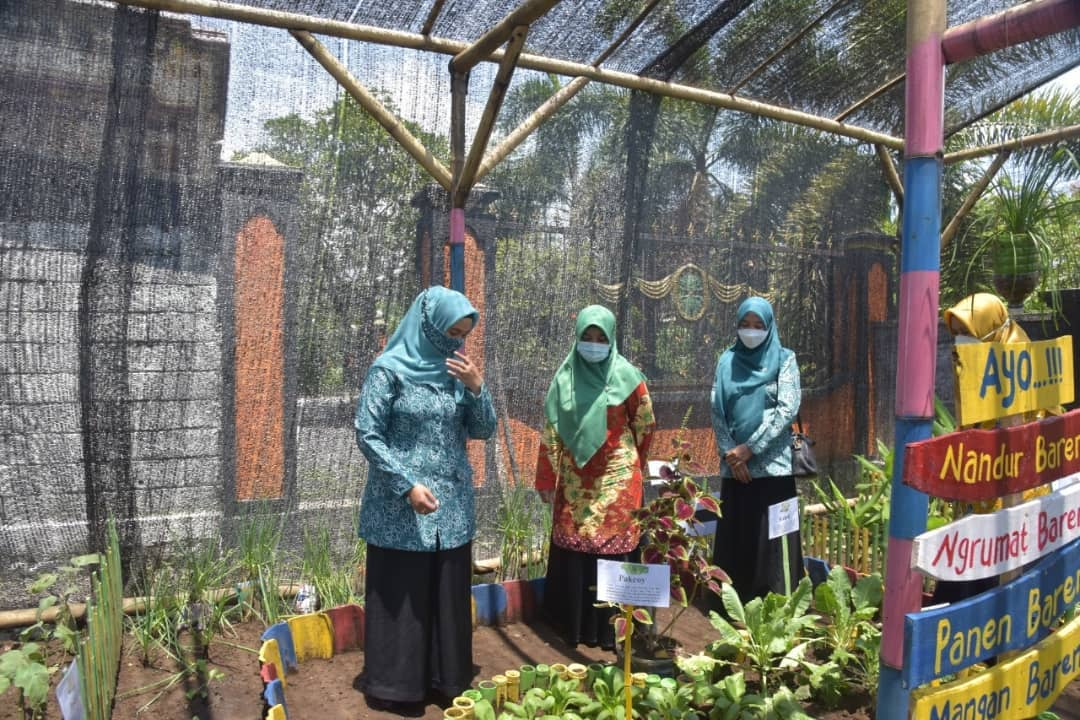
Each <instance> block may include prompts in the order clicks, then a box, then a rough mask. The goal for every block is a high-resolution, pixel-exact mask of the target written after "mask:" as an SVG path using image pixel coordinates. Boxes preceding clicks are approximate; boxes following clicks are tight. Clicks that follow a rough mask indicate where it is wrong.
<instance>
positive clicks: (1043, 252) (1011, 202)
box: [969, 148, 1076, 307]
mask: <svg viewBox="0 0 1080 720" xmlns="http://www.w3.org/2000/svg"><path fill="white" fill-rule="evenodd" d="M1075 164H1076V159H1075V157H1073V155H1072V154H1071V153H1070V152H1069V151H1068V150H1067V149H1065V148H1062V149H1060V150H1058V151H1057V152H1055V153H1054V154H1053V155H1051V156H1050V158H1049V159H1048V160H1047V161H1046V162H1044V163H1042V164H1039V165H1035V166H1034V167H1032V166H1030V165H1028V166H1026V167H1025V168H1024V169H1025V170H1026V172H1024V173H1023V174H1022V175H1021V176H1020V177H1019V178H1017V177H1014V176H1012V175H1006V176H1004V177H1003V178H1002V179H1001V180H1000V181H998V182H997V184H996V185H995V186H994V189H993V191H992V192H991V193H990V194H988V195H987V196H986V197H985V199H984V200H983V202H982V203H980V206H979V217H978V220H977V223H976V228H977V229H978V231H979V232H980V234H982V235H983V236H984V238H985V239H984V240H983V242H982V244H981V245H979V246H978V248H977V249H976V251H975V253H974V254H973V256H972V258H971V263H972V265H974V263H976V262H983V261H984V258H988V259H989V264H990V268H991V270H992V272H993V284H994V290H995V291H996V292H997V293H998V294H999V295H1001V297H1002V298H1004V299H1005V301H1006V302H1007V303H1008V304H1009V305H1010V306H1014V307H1017V306H1021V305H1023V303H1024V300H1025V298H1027V296H1028V295H1030V294H1031V293H1032V292H1033V291H1034V290H1035V289H1036V288H1039V287H1043V289H1046V280H1047V279H1048V276H1049V275H1050V271H1051V270H1052V268H1053V265H1054V262H1055V259H1056V253H1055V250H1054V243H1053V241H1052V233H1053V232H1054V231H1055V230H1062V229H1063V226H1064V223H1066V222H1067V217H1068V212H1069V209H1070V207H1071V206H1072V205H1074V204H1075V203H1076V200H1075V199H1074V198H1071V197H1069V195H1068V193H1067V192H1066V188H1065V187H1063V184H1064V181H1065V180H1066V179H1067V178H1068V177H1070V176H1071V175H1072V174H1073V173H1074V172H1075ZM970 269H971V266H969V271H970Z"/></svg>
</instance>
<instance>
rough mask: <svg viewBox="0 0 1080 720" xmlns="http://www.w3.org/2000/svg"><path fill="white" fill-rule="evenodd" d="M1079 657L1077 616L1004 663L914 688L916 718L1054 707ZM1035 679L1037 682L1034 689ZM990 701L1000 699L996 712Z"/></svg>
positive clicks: (1002, 716)
mask: <svg viewBox="0 0 1080 720" xmlns="http://www.w3.org/2000/svg"><path fill="white" fill-rule="evenodd" d="M1078 660H1080V618H1075V619H1073V620H1072V621H1071V622H1070V623H1069V624H1068V625H1065V626H1064V627H1062V628H1060V629H1059V630H1058V631H1057V632H1055V633H1053V634H1052V635H1050V637H1048V638H1046V639H1045V640H1043V641H1042V642H1040V643H1037V644H1036V645H1033V646H1032V648H1031V649H1030V650H1028V651H1027V652H1025V653H1024V654H1022V655H1018V656H1017V657H1015V658H1013V659H1011V660H1009V661H1007V662H1004V663H1002V664H1001V665H998V666H996V667H993V668H990V669H989V670H986V671H984V672H982V673H980V674H978V675H976V676H974V677H972V678H969V679H966V680H959V681H956V682H953V683H949V684H948V685H942V686H940V687H936V688H929V689H923V690H917V691H915V692H914V693H912V696H911V697H912V705H911V718H912V720H951V719H952V718H954V717H963V718H968V717H971V718H975V717H993V718H995V720H1011V719H1014V720H1022V718H1033V717H1035V716H1036V715H1038V714H1039V713H1040V712H1042V711H1043V710H1046V709H1048V708H1050V706H1052V705H1053V704H1054V700H1056V699H1057V697H1058V695H1060V694H1061V692H1062V691H1063V690H1064V689H1065V687H1066V686H1067V685H1068V684H1069V682H1070V681H1072V679H1073V678H1075V677H1076V676H1077V675H1078V674H1080V663H1078ZM1032 682H1035V683H1036V684H1037V685H1036V688H1035V692H1034V693H1033V687H1032ZM1044 691H1045V692H1044ZM1033 694H1034V697H1032V695H1033ZM990 703H995V707H994V709H993V711H992V712H991V711H990ZM946 705H947V706H948V707H946ZM958 706H959V707H958ZM969 707H970V712H969ZM980 707H981V708H983V709H982V710H980Z"/></svg>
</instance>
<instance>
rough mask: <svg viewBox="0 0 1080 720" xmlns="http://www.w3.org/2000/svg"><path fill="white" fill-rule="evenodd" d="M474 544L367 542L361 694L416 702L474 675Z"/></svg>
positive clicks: (459, 687) (448, 691)
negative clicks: (441, 546)
mask: <svg viewBox="0 0 1080 720" xmlns="http://www.w3.org/2000/svg"><path fill="white" fill-rule="evenodd" d="M471 581H472V545H471V544H469V545H464V546H462V547H459V548H454V549H453V550H436V551H435V552H409V551H405V550H390V549H387V548H380V547H376V546H374V545H368V548H367V575H366V583H367V595H366V598H365V600H366V603H365V608H364V609H365V613H364V672H363V677H362V688H363V691H364V693H365V694H366V695H368V696H372V697H376V698H379V699H381V700H392V701H395V702H420V701H422V700H424V698H425V697H427V695H428V692H429V690H436V691H438V692H441V693H443V694H444V695H445V696H446V697H456V696H457V695H459V694H461V692H462V691H463V690H465V689H466V688H467V687H469V685H470V684H471V682H472V678H473V666H472V591H471V588H470V585H471Z"/></svg>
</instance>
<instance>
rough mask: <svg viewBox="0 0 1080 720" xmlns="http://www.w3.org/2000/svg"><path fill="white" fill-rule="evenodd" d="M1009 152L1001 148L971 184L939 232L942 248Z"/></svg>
mask: <svg viewBox="0 0 1080 720" xmlns="http://www.w3.org/2000/svg"><path fill="white" fill-rule="evenodd" d="M1011 154H1012V151H1011V150H1002V151H1001V152H1000V153H998V155H997V157H996V158H994V161H993V162H992V163H990V166H989V167H988V168H986V170H985V171H983V174H982V176H981V177H980V178H979V181H978V182H976V183H975V184H974V185H972V186H971V190H970V191H968V194H967V196H966V197H965V198H964V202H962V203H961V204H960V207H959V208H957V209H956V214H955V215H953V216H952V220H949V224H948V225H946V226H945V229H944V230H943V231H942V232H941V249H942V250H944V249H945V248H946V246H948V244H949V242H950V241H951V240H952V239H953V237H954V236H955V235H956V231H957V230H959V229H960V223H961V221H963V219H964V218H965V217H967V214H968V213H969V212H971V209H972V208H973V207H975V203H976V202H978V201H979V198H980V197H982V194H983V193H984V192H985V191H986V188H987V187H989V186H990V181H991V180H993V179H994V176H995V175H997V174H998V172H999V171H1000V170H1001V167H1002V165H1004V164H1005V161H1006V160H1008V159H1009V155H1011Z"/></svg>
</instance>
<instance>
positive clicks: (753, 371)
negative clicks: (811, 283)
mask: <svg viewBox="0 0 1080 720" xmlns="http://www.w3.org/2000/svg"><path fill="white" fill-rule="evenodd" d="M747 313H754V314H755V315H757V316H758V317H760V318H761V320H762V322H764V323H765V332H766V333H767V335H766V336H765V340H764V342H762V343H761V344H760V345H758V346H757V347H756V348H754V349H753V350H751V349H750V348H748V347H746V346H745V345H743V343H742V340H739V339H736V340H735V344H734V345H733V346H732V347H731V348H729V349H728V350H726V351H725V352H724V354H723V355H721V356H720V361H719V362H717V363H716V378H715V382H714V384H713V398H712V401H713V403H714V404H715V405H716V406H717V407H720V408H723V410H724V416H725V417H726V418H727V421H728V427H729V428H730V430H731V437H732V438H734V440H735V442H737V443H740V444H741V443H744V442H746V441H747V440H749V439H750V436H751V435H753V434H754V431H755V430H757V429H758V427H760V426H761V421H762V419H763V418H764V417H765V403H766V396H767V390H768V385H769V383H773V382H776V379H777V377H779V375H780V361H781V359H782V351H783V347H782V346H781V345H780V334H779V333H778V332H777V330H776V322H775V321H774V319H773V309H772V305H770V304H769V301H768V300H766V299H765V298H761V297H751V298H747V299H746V300H744V301H743V304H742V305H740V306H739V311H738V313H736V319H735V326H736V327H738V324H739V323H740V322H742V319H743V318H744V317H746V314H747ZM736 337H737V336H736Z"/></svg>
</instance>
